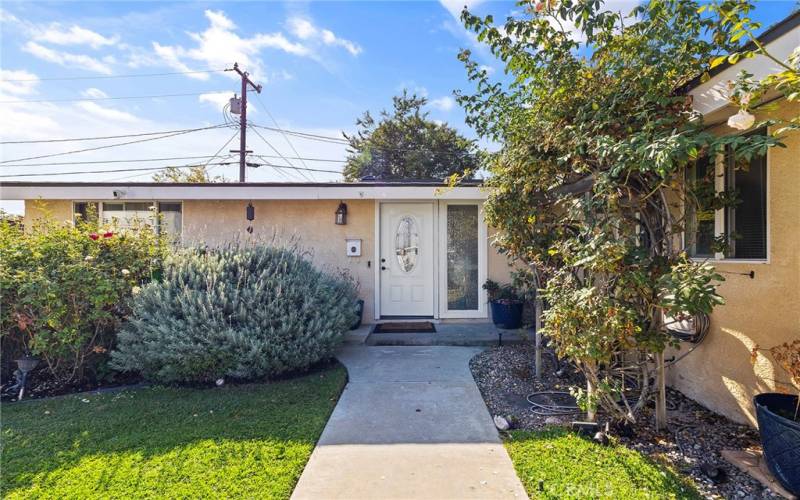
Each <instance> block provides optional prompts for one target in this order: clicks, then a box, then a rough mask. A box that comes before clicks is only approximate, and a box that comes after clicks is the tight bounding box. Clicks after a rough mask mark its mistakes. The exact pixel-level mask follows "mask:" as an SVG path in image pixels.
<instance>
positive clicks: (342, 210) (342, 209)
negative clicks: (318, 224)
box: [336, 202, 347, 226]
mask: <svg viewBox="0 0 800 500" xmlns="http://www.w3.org/2000/svg"><path fill="white" fill-rule="evenodd" d="M336 224H338V225H340V226H344V225H345V224H347V205H345V203H344V202H341V203H339V208H337V209H336Z"/></svg>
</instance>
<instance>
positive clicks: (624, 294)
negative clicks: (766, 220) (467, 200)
mask: <svg viewBox="0 0 800 500" xmlns="http://www.w3.org/2000/svg"><path fill="white" fill-rule="evenodd" d="M519 5H520V6H521V7H523V9H524V13H523V14H521V15H517V16H512V17H510V18H508V19H507V20H506V22H505V23H504V24H503V25H497V24H496V23H495V21H494V19H493V18H492V17H491V16H488V17H483V18H481V17H477V16H475V15H472V14H470V13H469V12H468V11H466V10H465V11H464V12H463V14H462V20H463V21H464V23H465V25H466V26H467V28H469V29H471V30H472V31H474V32H475V33H476V35H477V39H478V40H479V41H480V42H482V43H484V44H486V45H487V46H488V48H489V49H490V51H491V53H492V54H494V56H496V57H497V58H498V59H499V60H500V61H501V62H502V63H503V64H504V65H505V72H506V77H505V78H503V79H500V80H492V79H490V76H489V74H488V73H487V71H486V70H485V69H483V68H482V67H481V66H480V65H479V64H478V63H477V62H476V61H475V60H474V58H473V57H472V55H471V53H470V52H469V51H464V52H462V54H461V56H460V57H461V59H462V61H463V62H464V63H465V66H466V69H467V72H468V75H469V78H470V79H471V80H472V81H474V82H475V84H476V90H475V91H474V93H465V92H459V93H458V98H459V102H460V104H461V105H462V106H463V107H464V108H465V110H466V111H467V115H468V122H469V123H470V124H471V125H472V126H474V127H475V129H476V130H477V131H478V132H479V133H480V134H481V135H482V136H483V137H484V138H486V139H490V140H492V141H494V142H496V143H498V144H501V146H502V147H501V148H500V150H499V151H498V152H497V153H495V154H493V155H491V156H490V158H489V160H488V163H487V165H486V169H487V170H488V171H489V173H490V174H491V175H490V177H489V180H488V182H487V183H488V184H489V186H491V188H492V190H491V195H490V197H489V199H488V201H487V204H486V220H487V222H488V223H489V224H491V225H492V226H494V227H497V228H498V229H499V232H498V234H497V237H496V241H495V244H496V245H497V246H498V248H500V250H501V251H503V252H505V253H507V254H508V255H509V256H510V257H511V258H512V259H513V260H516V261H518V262H521V263H522V264H524V267H525V268H526V269H527V270H528V272H529V273H531V275H532V276H533V278H534V279H535V280H536V281H537V282H538V283H539V288H540V291H541V296H542V297H543V298H544V300H545V301H546V303H547V306H548V307H547V308H546V311H545V313H544V329H543V330H542V332H543V333H545V334H546V335H548V336H549V338H550V339H551V340H552V341H553V344H554V345H555V348H556V349H557V351H558V353H559V354H560V355H562V356H567V357H569V358H570V359H571V360H572V361H573V362H574V364H575V365H576V366H577V367H578V368H579V369H580V370H581V371H582V372H583V374H584V375H585V376H586V379H587V388H586V391H583V390H582V389H580V390H577V391H576V392H577V393H578V395H579V397H580V399H581V400H583V402H584V403H585V404H586V405H587V407H588V410H589V414H590V417H591V416H592V415H593V414H594V408H595V407H597V406H599V407H602V408H603V409H604V410H605V411H606V412H607V413H608V414H609V415H610V416H611V417H613V418H618V419H623V420H627V421H635V420H636V418H637V414H638V412H639V410H640V409H641V408H642V407H643V406H644V405H645V404H646V401H647V399H648V392H649V391H650V390H651V389H650V388H651V387H652V385H653V382H654V381H656V382H658V377H657V376H656V375H658V373H659V372H663V351H664V349H665V348H666V347H667V346H669V345H672V344H675V341H673V340H672V339H671V337H670V336H669V335H667V333H666V331H665V322H669V321H671V320H670V319H669V318H680V317H684V316H687V315H694V314H698V313H710V312H711V311H712V309H713V308H714V307H715V306H717V305H719V304H721V303H723V299H722V297H721V296H720V295H719V294H718V293H717V285H718V283H719V282H720V281H721V280H722V277H721V276H720V275H718V274H717V273H716V272H715V271H714V269H713V267H712V266H710V265H708V264H704V263H699V262H696V261H694V260H692V259H690V258H689V257H688V256H687V253H686V248H687V247H688V246H689V245H691V243H692V241H691V239H692V237H691V234H690V233H688V237H687V238H686V239H684V230H685V229H686V228H687V214H689V213H691V210H689V209H688V208H690V207H699V206H700V205H701V204H702V205H703V206H714V207H717V208H719V207H724V206H726V205H728V204H730V203H734V202H735V196H732V195H731V193H725V192H722V193H718V192H715V191H714V190H708V189H703V188H702V186H699V185H697V184H695V183H692V182H685V181H684V177H685V171H686V169H687V168H688V167H691V166H692V165H693V164H694V163H695V162H699V161H704V158H705V159H706V160H705V161H707V159H708V158H714V157H715V156H716V155H718V154H724V153H725V152H726V151H727V152H729V153H730V154H733V155H734V156H735V157H736V158H737V159H739V160H744V159H748V158H749V157H751V156H753V155H756V154H763V153H764V152H765V151H766V149H767V148H768V147H771V146H774V145H777V144H779V140H778V138H776V137H774V136H771V135H748V136H726V137H718V136H715V135H713V134H712V133H710V132H709V131H708V130H707V129H706V125H705V124H704V123H703V119H702V116H700V115H699V114H698V113H696V112H694V111H693V110H692V105H691V102H690V100H689V99H688V98H687V97H686V95H685V92H683V91H682V89H684V88H685V87H686V86H687V85H688V84H689V82H690V81H691V80H692V79H693V78H695V77H696V76H698V75H701V74H702V73H703V72H704V71H706V70H707V69H708V67H709V65H710V62H711V61H712V60H714V59H715V58H717V57H720V56H722V55H727V54H730V53H731V52H732V51H733V50H734V48H735V47H736V41H735V40H732V39H731V33H732V30H731V29H729V28H726V27H725V26H722V25H720V23H719V22H718V21H716V20H715V18H714V17H713V16H709V15H708V14H707V13H706V14H705V15H704V14H703V12H702V11H701V9H700V6H699V5H698V4H697V3H695V2H689V1H678V0H652V1H650V2H648V3H646V4H644V5H641V6H638V7H636V8H635V9H634V10H633V11H632V12H630V13H628V12H617V11H613V10H609V9H606V8H605V7H604V6H603V3H602V2H600V1H597V0H589V1H586V0H584V1H574V0H563V1H552V0H551V1H545V2H521V3H520V4H519ZM709 35H713V36H709ZM716 243H717V244H719V245H720V247H721V248H722V249H723V250H724V245H725V242H724V241H719V242H716ZM659 368H661V370H659ZM661 381H662V382H663V373H662V374H661ZM631 389H635V390H634V391H631ZM633 393H635V394H637V395H641V397H636V398H632V397H630V394H633ZM659 399H660V400H661V401H660V403H659ZM657 406H658V407H659V410H658V411H657V414H660V415H661V419H660V421H661V424H663V423H664V420H663V415H664V413H663V412H664V408H663V407H664V404H663V389H662V391H661V397H660V398H657Z"/></svg>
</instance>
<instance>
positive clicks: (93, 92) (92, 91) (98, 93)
mask: <svg viewBox="0 0 800 500" xmlns="http://www.w3.org/2000/svg"><path fill="white" fill-rule="evenodd" d="M81 95H82V96H83V97H91V98H92V99H102V98H104V97H108V94H106V93H105V92H103V91H102V90H100V89H98V88H94V87H90V88H88V89H86V90H84V91H83V92H81Z"/></svg>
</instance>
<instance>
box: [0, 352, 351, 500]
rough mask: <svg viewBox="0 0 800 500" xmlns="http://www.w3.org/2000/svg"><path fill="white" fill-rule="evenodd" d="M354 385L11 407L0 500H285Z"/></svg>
mask: <svg viewBox="0 0 800 500" xmlns="http://www.w3.org/2000/svg"><path fill="white" fill-rule="evenodd" d="M346 377H347V375H346V372H345V370H344V368H342V367H341V366H337V367H335V368H331V369H327V370H324V371H321V372H316V373H314V374H310V375H307V376H304V377H299V378H295V379H292V380H285V381H278V382H273V383H268V384H249V385H240V386H225V387H222V388H219V389H185V388H149V389H139V390H130V391H124V392H120V393H114V394H105V395H102V396H83V395H79V396H69V397H65V398H57V399H50V400H41V401H32V402H27V403H25V402H23V403H19V404H8V405H3V408H2V446H3V449H2V460H0V465H1V466H2V478H1V479H0V497H2V498H30V497H45V498H101V497H102V498H133V497H139V498H141V497H145V496H146V497H150V498H156V497H164V498H178V497H182V498H186V497H194V498H197V497H227V498H234V497H235V498H288V497H289V496H290V495H291V493H292V489H293V488H294V486H295V484H296V483H297V480H298V478H299V477H300V474H301V472H302V471H303V467H304V466H305V464H306V462H307V461H308V458H309V456H310V455H311V451H312V450H313V448H314V444H315V443H316V441H317V439H318V438H319V435H320V434H321V432H322V428H323V427H324V426H325V422H327V420H328V417H329V415H330V413H331V411H332V410H333V407H334V405H335V404H336V400H337V399H338V397H339V394H340V392H341V390H342V388H343V387H344V384H345V381H346ZM87 401H88V402H87Z"/></svg>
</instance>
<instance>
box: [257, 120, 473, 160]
mask: <svg viewBox="0 0 800 500" xmlns="http://www.w3.org/2000/svg"><path fill="white" fill-rule="evenodd" d="M251 126H252V127H256V128H260V129H264V130H271V131H274V132H281V131H283V132H285V133H287V134H289V135H292V136H296V137H299V138H302V139H308V140H312V141H319V142H327V143H330V144H341V145H344V146H347V145H349V144H350V143H349V141H347V139H340V138H336V137H331V136H327V135H318V134H310V133H308V132H298V131H296V130H287V129H280V128H274V127H266V126H264V125H256V124H252V125H251ZM376 149H377V150H380V151H409V152H415V151H416V152H423V153H431V154H435V155H437V156H468V155H469V153H459V152H455V151H436V152H435V153H434V152H433V151H431V150H429V149H425V148H403V147H380V146H378V147H376Z"/></svg>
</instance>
